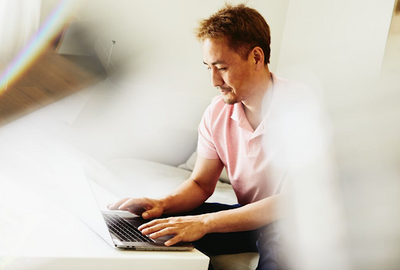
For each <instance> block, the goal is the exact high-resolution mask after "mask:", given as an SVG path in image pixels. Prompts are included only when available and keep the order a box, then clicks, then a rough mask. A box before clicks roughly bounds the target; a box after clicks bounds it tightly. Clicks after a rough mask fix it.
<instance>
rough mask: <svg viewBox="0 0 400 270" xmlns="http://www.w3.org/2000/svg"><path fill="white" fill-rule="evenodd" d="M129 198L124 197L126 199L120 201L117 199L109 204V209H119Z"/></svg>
mask: <svg viewBox="0 0 400 270" xmlns="http://www.w3.org/2000/svg"><path fill="white" fill-rule="evenodd" d="M128 200H129V198H124V199H121V200H119V201H117V202H115V203H112V204H109V205H108V209H110V210H118V208H119V207H120V205H121V204H123V203H124V202H126V201H128Z"/></svg>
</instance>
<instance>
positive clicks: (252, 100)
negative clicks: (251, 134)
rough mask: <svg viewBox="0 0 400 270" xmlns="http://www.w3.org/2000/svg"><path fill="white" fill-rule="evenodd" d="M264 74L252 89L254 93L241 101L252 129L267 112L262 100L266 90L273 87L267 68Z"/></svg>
mask: <svg viewBox="0 0 400 270" xmlns="http://www.w3.org/2000/svg"><path fill="white" fill-rule="evenodd" d="M264 75H265V76H263V78H262V80H260V84H259V85H258V86H257V87H256V88H255V89H254V91H253V93H254V94H253V95H252V96H251V97H249V98H247V99H246V100H243V101H242V103H243V108H244V112H245V114H246V118H247V120H248V121H249V123H250V125H251V126H252V128H253V129H254V130H256V129H257V127H258V126H259V125H260V123H261V121H262V119H263V118H264V117H265V115H266V113H267V110H266V108H264V106H263V100H264V97H265V94H266V93H267V91H268V90H270V89H272V87H273V82H272V75H271V73H270V72H269V70H268V69H267V72H266V73H265V74H264Z"/></svg>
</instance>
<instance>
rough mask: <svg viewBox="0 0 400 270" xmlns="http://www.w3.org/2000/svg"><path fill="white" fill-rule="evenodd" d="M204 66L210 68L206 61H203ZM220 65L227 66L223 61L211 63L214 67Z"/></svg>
mask: <svg viewBox="0 0 400 270" xmlns="http://www.w3.org/2000/svg"><path fill="white" fill-rule="evenodd" d="M203 64H204V65H207V66H208V64H207V63H206V62H204V61H203ZM218 64H226V62H225V61H222V60H219V61H215V62H212V63H211V65H212V66H215V65H218Z"/></svg>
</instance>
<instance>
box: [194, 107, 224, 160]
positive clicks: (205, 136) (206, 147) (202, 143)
mask: <svg viewBox="0 0 400 270" xmlns="http://www.w3.org/2000/svg"><path fill="white" fill-rule="evenodd" d="M211 111H212V105H210V106H209V107H208V108H207V109H206V111H205V112H204V114H203V117H202V119H201V122H200V125H199V128H198V131H199V138H198V142H197V153H198V155H199V156H200V157H203V158H206V159H219V158H220V157H219V155H218V153H217V150H216V147H215V143H214V140H213V134H212V125H211V123H212V113H211Z"/></svg>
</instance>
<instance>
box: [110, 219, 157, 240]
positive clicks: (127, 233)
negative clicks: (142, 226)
mask: <svg viewBox="0 0 400 270" xmlns="http://www.w3.org/2000/svg"><path fill="white" fill-rule="evenodd" d="M103 217H104V220H105V221H106V223H107V226H108V228H109V230H110V231H111V232H112V233H113V234H114V235H115V236H117V237H118V238H119V240H121V241H124V242H148V243H153V242H154V240H153V239H151V238H149V237H147V236H145V235H144V234H142V233H141V232H140V231H139V230H138V229H137V228H135V227H134V226H132V225H131V224H130V223H129V222H128V221H126V220H124V219H123V218H122V217H120V216H118V215H110V214H103Z"/></svg>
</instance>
